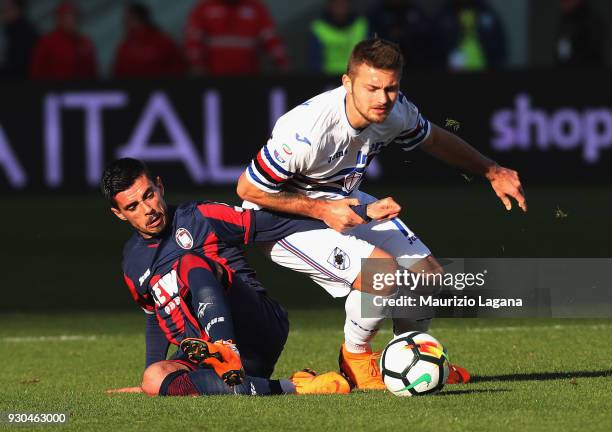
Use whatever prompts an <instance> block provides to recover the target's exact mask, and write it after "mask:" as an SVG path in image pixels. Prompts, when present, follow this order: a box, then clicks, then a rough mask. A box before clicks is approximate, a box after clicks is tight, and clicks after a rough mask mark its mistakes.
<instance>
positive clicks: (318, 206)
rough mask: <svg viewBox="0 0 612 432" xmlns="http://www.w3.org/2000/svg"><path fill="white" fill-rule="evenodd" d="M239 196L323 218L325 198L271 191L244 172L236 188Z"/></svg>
mask: <svg viewBox="0 0 612 432" xmlns="http://www.w3.org/2000/svg"><path fill="white" fill-rule="evenodd" d="M236 192H237V193H238V196H239V197H240V198H242V199H243V200H245V201H249V202H252V203H254V204H257V205H258V206H260V207H263V208H267V209H269V210H274V211H279V212H283V213H291V214H298V215H302V216H308V217H311V218H314V219H323V213H324V212H325V210H324V208H325V203H326V201H325V200H315V199H312V198H308V197H307V196H304V195H299V194H296V193H290V192H277V193H271V192H266V191H263V190H261V189H259V188H258V187H257V186H255V185H254V184H253V183H251V182H250V181H249V180H248V179H247V178H246V174H245V173H242V175H241V176H240V178H239V179H238V186H237V188H236Z"/></svg>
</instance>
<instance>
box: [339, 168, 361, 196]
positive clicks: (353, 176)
mask: <svg viewBox="0 0 612 432" xmlns="http://www.w3.org/2000/svg"><path fill="white" fill-rule="evenodd" d="M361 177H363V173H362V172H356V171H353V172H352V173H350V174H349V175H347V176H346V177H345V178H344V190H345V191H347V192H351V191H352V190H353V189H355V187H356V186H357V185H358V184H359V182H360V181H361Z"/></svg>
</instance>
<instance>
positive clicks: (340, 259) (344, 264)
mask: <svg viewBox="0 0 612 432" xmlns="http://www.w3.org/2000/svg"><path fill="white" fill-rule="evenodd" d="M327 262H328V263H330V264H331V265H333V266H334V267H336V268H337V269H338V270H346V269H347V268H349V267H350V266H351V260H350V258H349V256H348V255H347V253H346V252H344V251H343V250H342V249H340V248H334V250H333V251H332V253H331V254H330V255H329V257H328V258H327Z"/></svg>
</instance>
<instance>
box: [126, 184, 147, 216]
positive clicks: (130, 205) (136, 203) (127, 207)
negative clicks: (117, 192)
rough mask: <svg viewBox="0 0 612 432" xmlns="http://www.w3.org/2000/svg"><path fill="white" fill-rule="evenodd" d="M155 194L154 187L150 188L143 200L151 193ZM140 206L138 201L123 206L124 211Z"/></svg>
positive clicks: (144, 193)
mask: <svg viewBox="0 0 612 432" xmlns="http://www.w3.org/2000/svg"><path fill="white" fill-rule="evenodd" d="M152 192H153V186H149V187H148V188H147V189H146V190H145V191H144V192H143V194H142V196H143V198H144V197H146V196H148V195H149V194H150V193H152ZM137 205H138V200H134V201H132V202H129V203H127V204H126V205H124V206H123V209H124V210H129V209H130V208H131V207H135V206H137Z"/></svg>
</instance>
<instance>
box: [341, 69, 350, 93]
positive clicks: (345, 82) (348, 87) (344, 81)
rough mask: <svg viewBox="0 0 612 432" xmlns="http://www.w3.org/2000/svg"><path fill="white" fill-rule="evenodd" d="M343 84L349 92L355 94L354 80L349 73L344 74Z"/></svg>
mask: <svg viewBox="0 0 612 432" xmlns="http://www.w3.org/2000/svg"><path fill="white" fill-rule="evenodd" d="M342 86H343V87H344V90H346V92H347V93H348V94H353V82H352V81H351V77H350V76H348V75H347V74H344V75H342Z"/></svg>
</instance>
